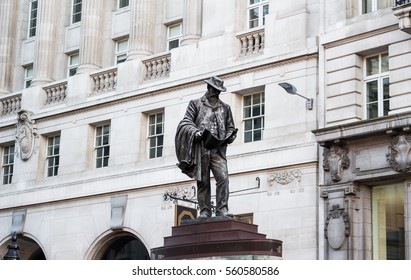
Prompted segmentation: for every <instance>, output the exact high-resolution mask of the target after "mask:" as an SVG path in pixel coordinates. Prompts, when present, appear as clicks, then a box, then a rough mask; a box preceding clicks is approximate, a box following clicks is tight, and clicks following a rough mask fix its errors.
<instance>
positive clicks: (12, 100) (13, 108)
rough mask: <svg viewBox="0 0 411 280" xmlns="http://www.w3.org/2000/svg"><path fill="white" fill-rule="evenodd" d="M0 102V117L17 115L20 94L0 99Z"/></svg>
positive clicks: (19, 105) (19, 107)
mask: <svg viewBox="0 0 411 280" xmlns="http://www.w3.org/2000/svg"><path fill="white" fill-rule="evenodd" d="M0 101H1V105H2V107H1V116H8V115H14V114H17V112H18V111H20V109H21V93H18V94H14V95H13V96H7V97H3V98H1V99H0Z"/></svg>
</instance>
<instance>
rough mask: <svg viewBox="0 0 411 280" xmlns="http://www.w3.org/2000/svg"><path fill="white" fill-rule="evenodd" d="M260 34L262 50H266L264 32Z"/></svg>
mask: <svg viewBox="0 0 411 280" xmlns="http://www.w3.org/2000/svg"><path fill="white" fill-rule="evenodd" d="M259 34H260V38H261V43H260V45H261V47H260V49H261V50H262V49H264V35H265V34H264V31H262V32H260V33H259Z"/></svg>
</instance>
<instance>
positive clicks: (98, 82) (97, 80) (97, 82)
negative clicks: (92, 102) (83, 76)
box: [93, 75, 100, 93]
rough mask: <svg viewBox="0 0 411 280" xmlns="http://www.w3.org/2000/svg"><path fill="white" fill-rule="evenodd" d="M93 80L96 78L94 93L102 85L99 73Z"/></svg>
mask: <svg viewBox="0 0 411 280" xmlns="http://www.w3.org/2000/svg"><path fill="white" fill-rule="evenodd" d="M93 80H94V89H93V93H97V92H98V89H99V87H100V79H99V77H98V75H96V76H93Z"/></svg>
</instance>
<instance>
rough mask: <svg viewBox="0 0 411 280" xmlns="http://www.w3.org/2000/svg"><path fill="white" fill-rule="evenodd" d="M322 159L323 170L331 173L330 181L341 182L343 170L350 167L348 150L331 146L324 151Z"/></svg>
mask: <svg viewBox="0 0 411 280" xmlns="http://www.w3.org/2000/svg"><path fill="white" fill-rule="evenodd" d="M323 157H324V162H323V168H324V170H325V171H329V172H331V180H333V181H334V182H338V181H341V179H342V172H343V170H344V169H347V168H348V167H349V166H350V159H349V158H348V149H347V148H345V147H340V146H336V145H332V146H331V147H330V148H329V149H325V150H324V153H323Z"/></svg>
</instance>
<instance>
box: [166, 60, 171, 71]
mask: <svg viewBox="0 0 411 280" xmlns="http://www.w3.org/2000/svg"><path fill="white" fill-rule="evenodd" d="M170 71H171V56H168V57H167V75H169V74H170Z"/></svg>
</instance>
